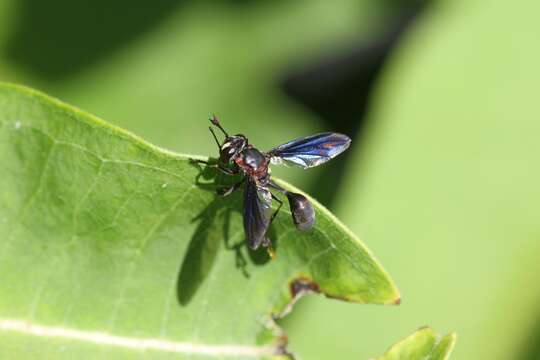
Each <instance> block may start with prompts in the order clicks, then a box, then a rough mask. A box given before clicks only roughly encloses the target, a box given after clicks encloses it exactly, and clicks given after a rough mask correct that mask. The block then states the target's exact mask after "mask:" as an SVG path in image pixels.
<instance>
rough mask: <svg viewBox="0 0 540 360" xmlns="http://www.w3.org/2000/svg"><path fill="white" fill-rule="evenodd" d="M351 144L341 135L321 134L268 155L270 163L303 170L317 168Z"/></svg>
mask: <svg viewBox="0 0 540 360" xmlns="http://www.w3.org/2000/svg"><path fill="white" fill-rule="evenodd" d="M350 143H351V139H350V138H349V137H348V136H346V135H343V134H338V133H322V134H316V135H312V136H307V137H304V138H299V139H296V140H292V141H289V142H288V143H285V144H283V145H280V146H278V147H276V148H274V149H272V150H270V151H269V152H268V153H269V154H270V156H271V157H272V158H271V159H272V163H278V164H279V163H280V162H281V161H282V160H284V161H286V162H287V163H291V164H294V165H297V166H301V167H303V168H304V169H307V168H310V167H314V166H318V165H320V164H322V163H325V162H327V161H328V160H331V159H333V158H334V157H336V156H338V155H339V154H341V153H342V152H343V151H345V150H346V149H347V148H348V147H349V145H350Z"/></svg>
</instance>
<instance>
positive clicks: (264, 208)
mask: <svg viewBox="0 0 540 360" xmlns="http://www.w3.org/2000/svg"><path fill="white" fill-rule="evenodd" d="M271 217H272V195H271V194H270V191H268V190H267V189H265V188H262V187H259V186H257V184H256V183H255V182H254V181H253V180H251V179H248V181H246V187H245V190H244V231H245V233H246V238H247V242H248V245H249V247H250V248H252V249H254V250H255V249H257V248H258V247H259V246H260V245H261V243H262V242H263V241H264V237H265V235H266V231H267V230H268V226H270V218H271Z"/></svg>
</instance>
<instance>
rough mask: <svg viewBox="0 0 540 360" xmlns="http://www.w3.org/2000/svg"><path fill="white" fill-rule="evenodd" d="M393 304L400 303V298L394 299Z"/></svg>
mask: <svg viewBox="0 0 540 360" xmlns="http://www.w3.org/2000/svg"><path fill="white" fill-rule="evenodd" d="M394 304H396V305H399V304H401V298H400V297H398V298H397V299H396V301H394Z"/></svg>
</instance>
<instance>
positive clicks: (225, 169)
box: [193, 159, 240, 175]
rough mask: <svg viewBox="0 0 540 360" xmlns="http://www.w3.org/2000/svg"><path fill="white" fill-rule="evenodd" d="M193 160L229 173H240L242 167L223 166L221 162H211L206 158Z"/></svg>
mask: <svg viewBox="0 0 540 360" xmlns="http://www.w3.org/2000/svg"><path fill="white" fill-rule="evenodd" d="M193 161H195V162H196V163H198V164H204V165H206V166H208V167H211V168H215V169H218V170H219V171H221V172H222V173H224V174H227V175H236V174H238V173H239V172H240V169H238V166H235V167H234V168H228V167H225V166H223V165H222V164H220V163H217V164H210V163H209V162H208V161H206V160H200V159H193Z"/></svg>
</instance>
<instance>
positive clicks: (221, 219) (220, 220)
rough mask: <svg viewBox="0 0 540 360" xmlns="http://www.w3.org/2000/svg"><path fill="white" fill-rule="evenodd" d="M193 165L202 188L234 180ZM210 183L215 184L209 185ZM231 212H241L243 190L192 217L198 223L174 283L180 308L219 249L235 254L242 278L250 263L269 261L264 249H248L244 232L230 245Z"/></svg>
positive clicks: (203, 279)
mask: <svg viewBox="0 0 540 360" xmlns="http://www.w3.org/2000/svg"><path fill="white" fill-rule="evenodd" d="M193 165H194V166H195V167H197V168H198V170H200V173H199V174H198V175H197V177H196V181H195V184H196V185H197V186H198V187H199V188H201V189H204V190H207V191H212V192H215V191H216V188H217V187H219V186H227V185H229V184H230V183H233V182H234V181H232V180H231V178H232V179H235V177H232V176H226V175H222V174H219V173H218V172H217V171H215V170H214V169H213V168H210V167H208V166H206V167H205V168H204V169H203V168H201V166H200V165H199V164H197V163H193ZM236 179H237V178H236ZM202 180H204V182H202ZM211 180H214V181H212V182H211ZM216 184H219V186H216ZM234 211H236V212H239V213H241V212H242V190H239V191H237V192H236V193H234V194H232V195H230V196H228V197H226V198H222V197H219V196H217V195H216V198H215V199H214V200H213V201H212V202H211V203H210V204H209V205H208V206H207V207H206V208H205V209H204V210H203V211H202V212H201V213H199V214H198V215H197V216H196V217H195V218H193V220H192V221H193V222H198V225H197V228H196V229H195V232H194V233H193V236H192V237H191V241H190V243H189V246H188V249H187V252H186V255H185V257H184V260H183V263H182V266H181V268H180V272H179V274H178V281H177V297H178V301H179V302H180V304H181V305H182V306H185V305H187V304H188V303H189V302H190V301H191V299H192V298H193V296H194V295H195V294H196V293H197V290H198V289H199V288H200V287H201V285H202V284H203V283H204V281H205V279H206V278H207V277H208V275H209V274H210V272H211V270H212V268H213V266H214V265H215V262H216V259H217V255H218V252H219V250H220V248H221V247H222V246H224V247H225V249H226V250H228V251H234V252H235V264H236V268H237V269H238V270H240V271H241V272H242V274H243V275H244V276H245V277H249V276H250V274H249V272H248V268H249V267H250V263H251V264H252V265H255V266H257V265H264V264H266V263H267V262H268V261H269V260H270V258H269V256H268V254H267V252H266V250H265V249H263V248H259V249H258V250H256V251H253V250H250V249H249V248H248V247H247V243H246V240H245V237H244V235H243V232H242V236H241V237H240V241H238V240H237V241H235V242H234V243H232V240H231V227H230V220H231V214H232V213H233V212H234ZM269 235H270V236H271V238H272V239H276V237H275V232H274V231H273V230H272V229H271V230H270V231H269ZM246 255H247V256H246Z"/></svg>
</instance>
